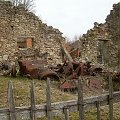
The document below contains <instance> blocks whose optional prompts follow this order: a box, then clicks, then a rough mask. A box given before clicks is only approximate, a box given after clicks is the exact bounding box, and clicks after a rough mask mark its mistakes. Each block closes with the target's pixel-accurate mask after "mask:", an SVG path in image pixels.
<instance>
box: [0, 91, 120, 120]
mask: <svg viewBox="0 0 120 120" xmlns="http://www.w3.org/2000/svg"><path fill="white" fill-rule="evenodd" d="M83 101H84V102H83V104H84V109H86V108H88V107H91V106H93V107H96V106H98V105H99V104H100V106H104V105H108V104H109V93H108V94H103V95H101V96H94V97H88V98H84V99H83ZM113 101H114V103H117V102H120V91H118V92H114V93H113ZM96 103H97V105H96ZM34 107H35V108H34ZM33 108H34V109H35V111H34V112H35V116H36V117H37V118H40V117H44V116H46V115H47V109H46V108H47V104H43V105H36V106H33V107H32V109H33ZM50 109H51V111H52V115H54V116H55V115H60V114H63V113H64V112H65V113H66V112H67V111H68V110H69V111H70V112H76V111H78V100H70V101H65V102H56V103H51V106H50ZM98 109H99V108H98ZM98 111H99V110H98ZM15 113H16V118H17V120H28V119H31V114H30V113H31V106H26V107H15ZM68 114H69V113H68ZM9 116H10V110H9V109H0V120H9ZM66 118H67V116H66Z"/></svg>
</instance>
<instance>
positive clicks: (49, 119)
mask: <svg viewBox="0 0 120 120" xmlns="http://www.w3.org/2000/svg"><path fill="white" fill-rule="evenodd" d="M46 102H47V105H46V110H47V118H48V120H52V111H51V91H50V78H47V86H46Z"/></svg>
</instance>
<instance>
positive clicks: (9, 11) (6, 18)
mask: <svg viewBox="0 0 120 120" xmlns="http://www.w3.org/2000/svg"><path fill="white" fill-rule="evenodd" d="M26 38H32V47H30V48H29V47H26V48H19V47H18V41H19V40H21V39H22V40H24V39H26ZM61 43H64V38H63V37H62V33H61V32H60V31H59V30H58V29H55V28H53V27H52V26H47V25H46V24H44V23H42V21H41V20H40V19H39V18H38V17H37V16H35V14H33V13H31V12H29V11H27V10H25V9H24V7H23V6H22V5H20V6H18V7H14V6H12V4H11V3H10V2H2V1H0V61H1V60H2V59H3V56H5V55H6V56H9V59H10V60H13V61H14V60H15V59H19V58H24V59H32V58H36V59H45V58H46V57H47V59H48V62H49V63H50V64H58V63H61V62H62V53H61Z"/></svg>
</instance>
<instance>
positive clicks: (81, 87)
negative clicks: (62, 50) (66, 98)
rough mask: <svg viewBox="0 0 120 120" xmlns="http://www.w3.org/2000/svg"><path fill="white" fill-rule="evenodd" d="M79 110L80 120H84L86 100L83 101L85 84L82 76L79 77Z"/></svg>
mask: <svg viewBox="0 0 120 120" xmlns="http://www.w3.org/2000/svg"><path fill="white" fill-rule="evenodd" d="M78 110H79V117H80V120H84V101H83V85H82V77H79V79H78Z"/></svg>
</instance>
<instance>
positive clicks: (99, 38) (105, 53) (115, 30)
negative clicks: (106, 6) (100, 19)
mask: <svg viewBox="0 0 120 120" xmlns="http://www.w3.org/2000/svg"><path fill="white" fill-rule="evenodd" d="M80 41H81V47H82V48H81V50H82V53H81V54H82V55H81V57H82V59H85V60H88V61H91V62H93V63H102V64H107V63H109V65H110V66H111V67H114V68H118V67H119V69H120V3H118V4H114V5H113V10H111V11H110V14H109V15H108V16H107V18H106V22H105V23H103V24H98V23H96V22H95V23H94V27H93V28H92V29H90V30H88V31H87V33H86V34H83V36H82V38H81V39H80Z"/></svg>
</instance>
